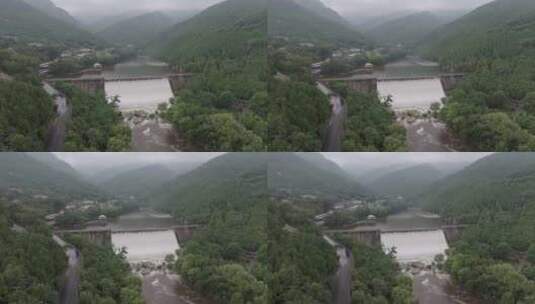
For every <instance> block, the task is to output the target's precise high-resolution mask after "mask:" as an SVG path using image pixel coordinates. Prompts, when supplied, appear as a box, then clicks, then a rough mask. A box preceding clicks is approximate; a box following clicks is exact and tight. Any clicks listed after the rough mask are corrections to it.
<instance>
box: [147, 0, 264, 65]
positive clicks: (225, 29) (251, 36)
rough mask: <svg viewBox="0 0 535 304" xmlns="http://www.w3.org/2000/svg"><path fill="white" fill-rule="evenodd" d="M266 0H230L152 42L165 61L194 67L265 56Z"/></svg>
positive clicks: (182, 23)
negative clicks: (195, 65)
mask: <svg viewBox="0 0 535 304" xmlns="http://www.w3.org/2000/svg"><path fill="white" fill-rule="evenodd" d="M265 18H266V0H227V1H223V2H221V3H218V4H216V5H214V6H212V7H209V8H208V9H206V10H204V11H203V12H201V13H199V14H197V15H196V16H194V17H193V18H191V19H189V20H186V21H184V22H181V23H178V24H177V25H175V26H174V27H172V28H171V29H169V30H168V31H166V32H164V33H162V34H161V35H160V36H159V37H157V39H156V40H154V41H153V43H154V46H152V47H151V48H150V49H151V50H154V51H155V52H156V53H157V54H159V55H160V56H161V57H163V58H165V59H166V61H168V62H171V63H175V64H183V65H187V64H191V63H192V61H193V63H196V62H197V61H201V62H202V61H204V60H210V59H212V60H214V59H227V60H228V59H239V58H240V57H242V56H245V57H254V55H258V53H259V52H260V53H263V52H264V51H263V50H262V49H261V48H262V47H264V46H265V31H266V28H265V27H266V21H265Z"/></svg>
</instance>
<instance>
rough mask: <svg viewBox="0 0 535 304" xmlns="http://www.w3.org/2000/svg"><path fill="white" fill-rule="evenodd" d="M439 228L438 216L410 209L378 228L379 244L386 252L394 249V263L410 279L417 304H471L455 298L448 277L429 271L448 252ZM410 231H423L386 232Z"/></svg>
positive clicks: (454, 291)
mask: <svg viewBox="0 0 535 304" xmlns="http://www.w3.org/2000/svg"><path fill="white" fill-rule="evenodd" d="M441 225H442V220H441V218H440V217H439V216H437V215H434V214H430V213H426V212H422V211H420V210H418V209H410V210H408V211H407V212H403V213H400V214H396V215H392V216H389V217H387V219H386V220H385V221H384V222H382V223H379V224H378V227H379V228H381V230H382V231H383V232H382V233H381V243H382V245H383V248H384V249H385V251H388V250H389V249H391V248H395V249H396V252H397V254H396V259H397V261H398V262H399V263H400V265H402V268H403V269H404V271H405V272H406V274H407V275H409V276H410V277H411V278H412V279H413V294H414V296H415V298H416V299H417V300H418V303H421V304H460V303H464V304H470V303H471V302H469V301H467V300H461V298H460V297H459V296H458V293H457V291H456V289H455V287H454V286H453V285H452V284H451V280H450V277H449V275H447V274H445V273H440V272H438V271H435V270H432V269H431V267H430V265H431V263H432V262H433V259H434V257H435V256H436V255H438V254H444V255H445V253H446V250H447V249H448V248H449V245H448V242H447V240H446V237H445V235H444V232H443V231H442V229H441ZM410 229H422V230H425V231H409V232H388V231H389V230H390V231H395V230H397V231H403V230H410ZM415 265H417V266H415ZM472 303H473V302H472Z"/></svg>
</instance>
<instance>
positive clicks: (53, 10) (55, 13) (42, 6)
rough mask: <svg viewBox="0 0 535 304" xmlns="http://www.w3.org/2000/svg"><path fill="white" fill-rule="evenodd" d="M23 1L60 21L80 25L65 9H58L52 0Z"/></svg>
mask: <svg viewBox="0 0 535 304" xmlns="http://www.w3.org/2000/svg"><path fill="white" fill-rule="evenodd" d="M23 1H24V2H26V3H28V4H29V5H31V6H33V7H34V8H36V9H38V10H40V11H42V12H43V13H45V14H47V15H48V16H50V17H53V18H56V19H58V20H61V21H63V22H65V23H69V24H72V25H77V24H78V21H76V19H74V17H73V16H71V15H70V14H69V13H68V12H67V11H65V10H64V9H62V8H59V7H57V6H56V5H55V4H54V3H53V2H52V1H50V0H23Z"/></svg>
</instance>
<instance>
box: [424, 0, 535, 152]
mask: <svg viewBox="0 0 535 304" xmlns="http://www.w3.org/2000/svg"><path fill="white" fill-rule="evenodd" d="M534 33H535V2H533V1H530V0H495V1H493V2H491V3H489V4H487V5H484V6H482V7H480V8H478V9H476V10H474V11H473V12H471V13H469V14H467V15H466V16H464V17H462V18H460V19H458V20H457V21H455V22H453V23H451V24H448V25H445V26H444V27H442V28H439V29H437V30H436V31H435V32H434V33H432V34H431V35H430V36H429V39H428V40H427V41H426V42H425V43H424V44H423V46H422V52H423V54H425V55H426V56H427V57H429V58H432V59H436V60H438V61H440V63H441V65H442V67H443V68H444V69H445V70H447V71H461V72H468V73H469V75H468V77H467V79H466V80H465V81H464V82H463V83H462V84H461V86H460V87H459V88H457V89H456V90H454V91H453V92H451V93H450V97H449V100H448V102H447V103H446V106H445V107H444V108H443V110H442V111H441V113H440V117H441V119H442V120H443V121H445V122H446V123H447V125H448V127H449V129H450V131H451V132H452V133H453V134H454V135H455V136H456V137H457V138H459V139H460V140H461V144H462V146H463V149H466V150H470V151H532V150H535V128H534V126H535V117H534V116H533V113H534V112H533V104H534V103H535V101H534V100H535V98H534V92H535V81H534V79H533V75H532V71H533V68H534V67H535V48H534V46H535V44H534V43H533V37H534Z"/></svg>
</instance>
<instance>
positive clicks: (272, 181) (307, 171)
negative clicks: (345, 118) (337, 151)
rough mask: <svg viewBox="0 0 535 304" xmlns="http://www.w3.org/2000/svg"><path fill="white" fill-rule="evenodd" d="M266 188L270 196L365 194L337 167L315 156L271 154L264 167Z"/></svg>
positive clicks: (323, 158)
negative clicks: (265, 168) (281, 194)
mask: <svg viewBox="0 0 535 304" xmlns="http://www.w3.org/2000/svg"><path fill="white" fill-rule="evenodd" d="M268 187H269V190H270V191H271V192H273V193H277V192H288V193H289V194H292V195H304V194H308V195H314V196H317V197H321V198H344V197H346V198H347V197H355V196H365V195H368V194H369V192H368V191H367V190H366V189H365V188H364V187H362V186H361V185H360V184H359V183H357V182H356V181H355V180H354V179H353V178H352V177H350V176H349V175H348V174H347V173H346V172H345V171H343V170H342V169H341V168H340V167H339V166H338V165H336V164H335V163H333V162H331V161H330V160H328V159H326V158H325V157H324V156H323V155H321V154H319V153H303V154H296V153H273V154H272V156H271V159H270V162H269V165H268Z"/></svg>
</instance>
